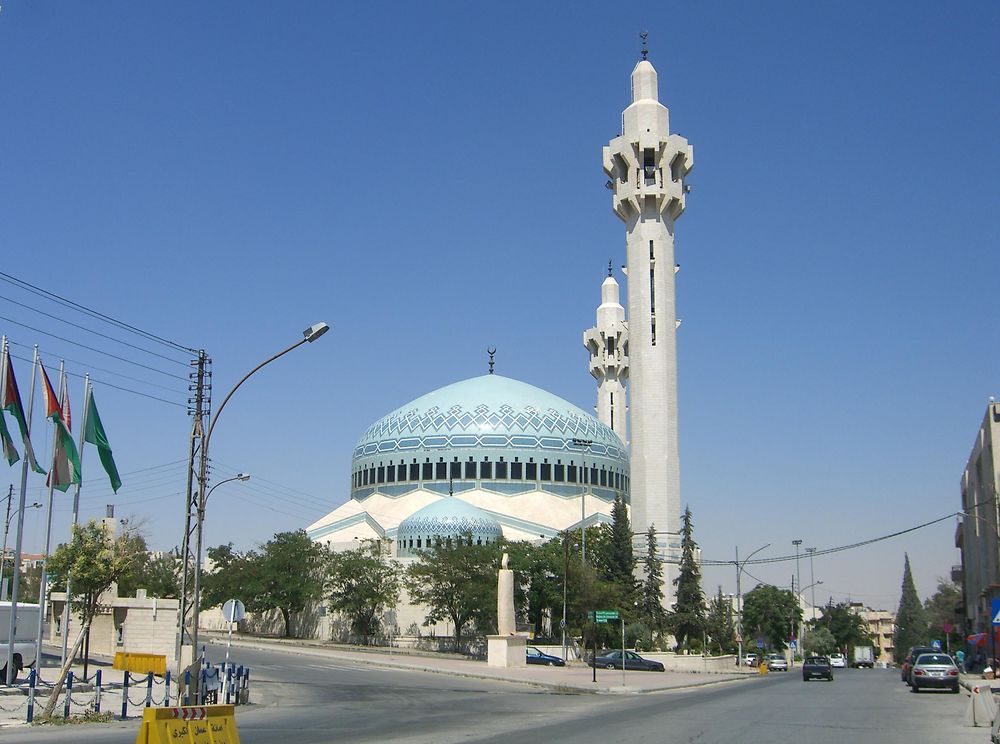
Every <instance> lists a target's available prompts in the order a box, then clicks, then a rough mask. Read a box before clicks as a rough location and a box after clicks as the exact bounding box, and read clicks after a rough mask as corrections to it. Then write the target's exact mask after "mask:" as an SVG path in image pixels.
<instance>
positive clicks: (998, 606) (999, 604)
mask: <svg viewBox="0 0 1000 744" xmlns="http://www.w3.org/2000/svg"><path fill="white" fill-rule="evenodd" d="M997 625H1000V599H994V600H993V627H996V626H997Z"/></svg>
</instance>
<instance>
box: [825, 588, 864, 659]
mask: <svg viewBox="0 0 1000 744" xmlns="http://www.w3.org/2000/svg"><path fill="white" fill-rule="evenodd" d="M817 624H818V625H821V626H822V627H825V628H826V629H827V630H829V631H830V634H831V635H832V636H833V638H834V641H836V644H837V648H838V649H839V650H841V651H844V652H847V650H848V649H851V648H854V647H855V646H870V645H872V639H871V636H870V635H869V634H868V623H867V622H866V621H865V619H864V618H863V617H861V615H859V614H858V613H856V612H854V611H853V610H852V609H851V607H850V605H849V604H847V603H846V602H840V603H839V604H834V603H833V600H831V601H829V602H828V603H827V605H826V607H824V608H823V617H822V618H821V619H819V620H817Z"/></svg>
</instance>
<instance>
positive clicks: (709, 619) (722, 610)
mask: <svg viewBox="0 0 1000 744" xmlns="http://www.w3.org/2000/svg"><path fill="white" fill-rule="evenodd" d="M705 634H706V635H707V636H708V638H709V647H710V648H716V649H718V651H719V653H720V654H727V653H732V652H733V651H735V650H736V648H737V643H736V626H735V624H734V622H733V604H732V602H730V601H729V600H728V599H726V598H725V597H724V596H723V595H722V587H721V586H720V587H719V592H718V594H716V595H715V597H714V598H713V599H712V601H711V602H709V603H708V613H707V614H706V615H705Z"/></svg>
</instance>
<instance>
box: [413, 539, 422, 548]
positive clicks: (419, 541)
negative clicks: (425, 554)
mask: <svg viewBox="0 0 1000 744" xmlns="http://www.w3.org/2000/svg"><path fill="white" fill-rule="evenodd" d="M411 542H412V540H411ZM422 547H423V545H422V543H421V540H420V538H419V537H418V538H417V548H418V549H419V548H422Z"/></svg>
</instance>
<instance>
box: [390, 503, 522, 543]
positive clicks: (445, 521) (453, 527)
mask: <svg viewBox="0 0 1000 744" xmlns="http://www.w3.org/2000/svg"><path fill="white" fill-rule="evenodd" d="M463 536H464V537H470V538H471V540H472V542H473V543H475V544H477V545H485V544H489V543H492V542H496V541H497V540H499V539H500V538H501V537H503V530H502V529H501V527H500V523H499V522H498V521H497V520H496V519H494V518H493V517H491V516H490V515H488V514H486V513H485V512H483V511H481V510H480V509H478V508H476V507H475V506H473V505H472V504H469V503H468V502H466V501H462V500H461V499H456V498H445V499H441V500H440V501H436V502H434V503H433V504H430V505H429V506H425V507H424V508H423V509H421V510H420V511H418V512H416V513H415V514H411V515H410V516H409V517H407V518H406V519H404V520H403V521H402V522H400V523H399V528H398V529H397V531H396V545H397V551H396V554H397V555H400V556H408V555H415V552H414V551H418V550H423V549H427V548H430V547H431V545H433V544H434V542H435V541H437V540H449V539H455V538H459V537H463Z"/></svg>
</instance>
